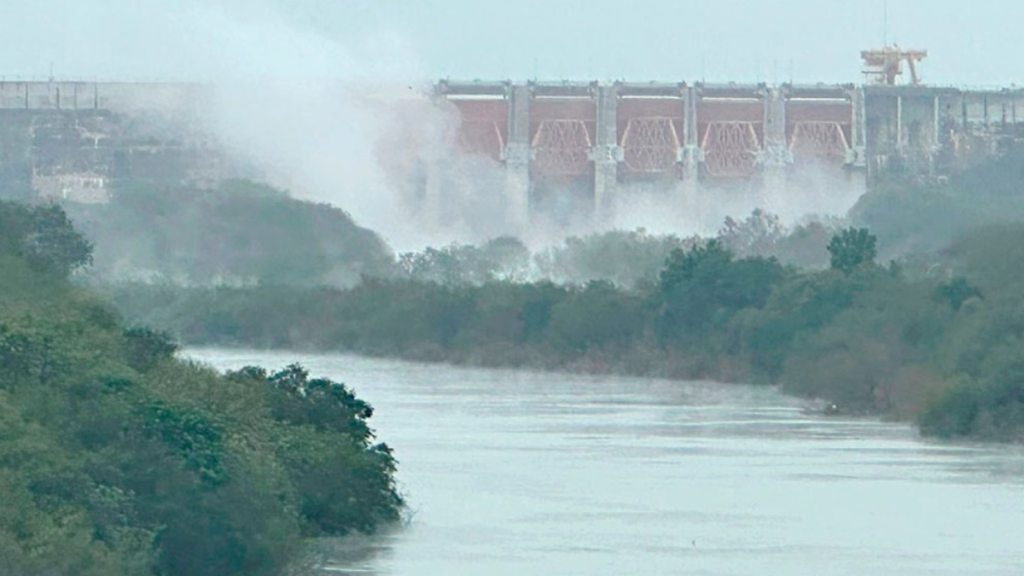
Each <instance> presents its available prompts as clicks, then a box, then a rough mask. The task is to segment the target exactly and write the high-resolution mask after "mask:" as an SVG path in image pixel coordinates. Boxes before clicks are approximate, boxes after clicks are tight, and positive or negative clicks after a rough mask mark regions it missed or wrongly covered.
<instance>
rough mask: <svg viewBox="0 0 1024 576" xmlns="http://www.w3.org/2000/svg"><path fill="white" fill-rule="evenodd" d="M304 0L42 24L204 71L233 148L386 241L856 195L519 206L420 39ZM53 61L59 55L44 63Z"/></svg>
mask: <svg viewBox="0 0 1024 576" xmlns="http://www.w3.org/2000/svg"><path fill="white" fill-rule="evenodd" d="M309 8H310V7H309V6H307V7H305V8H303V9H299V10H296V9H293V7H286V6H283V5H282V4H280V3H276V2H273V1H271V0H257V1H256V2H245V3H243V2H236V1H234V0H220V1H216V2H198V1H191V0H186V1H184V2H178V3H172V4H155V3H146V2H143V3H129V2H125V1H121V0H114V1H113V2H110V3H104V5H103V6H89V7H85V6H84V5H76V6H72V7H69V11H68V12H67V13H66V14H64V15H63V17H62V18H60V19H59V22H54V26H55V27H54V28H53V31H54V32H55V33H56V34H57V37H58V38H60V41H59V44H60V45H62V46H65V47H67V46H75V47H76V50H81V53H77V52H76V54H75V55H74V57H72V56H70V55H66V54H65V53H66V52H67V51H61V50H60V49H59V48H58V49H57V50H56V51H55V52H51V53H56V54H57V55H62V56H64V58H66V59H67V66H70V67H71V68H72V69H75V68H76V67H77V68H81V67H82V64H83V63H84V62H88V63H90V65H92V66H94V69H93V70H94V72H95V74H97V75H99V74H103V73H111V74H112V76H113V78H114V79H155V80H188V81H199V82H202V83H204V84H205V85H208V86H212V87H213V92H212V95H213V97H212V98H210V99H209V101H208V102H207V104H208V106H207V107H206V108H205V110H204V120H205V124H206V128H207V129H208V130H209V131H210V133H211V135H212V136H213V137H214V138H215V139H216V140H217V141H218V142H219V144H220V145H221V146H223V147H225V148H226V149H228V150H229V151H230V152H231V154H232V155H233V156H234V157H235V159H236V160H237V161H239V162H241V163H243V164H244V165H246V166H248V167H251V168H255V170H252V171H251V173H252V174H254V175H256V176H257V178H258V179H261V180H264V181H266V182H267V183H269V184H271V185H274V186H277V187H280V188H284V189H287V190H289V191H290V192H291V193H292V194H293V195H294V196H296V197H297V198H301V199H308V200H314V201H321V202H328V203H330V204H333V205H335V206H338V207H340V208H342V209H343V210H345V211H347V212H349V213H350V214H351V215H352V216H353V217H354V218H355V220H356V221H357V222H358V223H359V224H361V225H363V226H366V227H369V228H371V229H373V230H375V231H377V232H378V233H379V234H381V235H382V236H383V237H384V238H385V239H386V241H387V242H389V244H391V245H392V246H393V247H395V249H396V250H399V251H404V250H416V249H420V248H423V247H424V246H427V245H443V244H447V243H450V242H462V243H467V242H468V243H480V242H484V241H486V240H488V239H491V238H495V237H499V236H506V235H511V236H516V237H518V238H521V239H522V240H523V241H524V242H525V243H526V244H527V245H529V246H530V247H532V248H541V247H544V246H547V245H551V244H557V243H559V242H561V240H562V239H564V238H565V237H566V236H569V235H582V234H589V233H595V232H600V231H602V230H607V229H627V230H633V229H637V228H644V229H647V230H650V231H652V232H658V233H673V234H680V235H691V234H713V233H714V232H715V231H716V230H717V229H718V228H719V227H720V226H721V223H722V221H723V219H724V218H725V217H726V216H743V215H746V214H749V213H750V212H751V211H752V210H753V209H755V208H763V209H767V210H768V211H769V212H772V213H774V214H778V215H779V216H780V217H781V218H782V219H783V221H784V222H786V223H793V222H796V221H797V220H799V219H800V218H801V217H803V216H804V215H806V214H808V213H815V214H843V213H845V211H846V210H847V209H848V208H849V207H850V206H852V204H853V202H854V201H855V200H856V197H857V196H859V194H860V191H861V190H860V187H858V186H856V185H852V186H851V185H850V184H849V183H847V182H843V181H841V178H839V179H837V178H833V177H826V176H824V175H821V176H820V177H815V178H809V179H808V178H802V179H801V180H800V181H796V180H793V179H791V180H790V181H789V182H787V183H786V184H784V185H781V186H778V185H776V186H759V187H747V188H746V189H730V190H720V189H718V188H715V187H710V186H695V185H691V186H688V187H684V186H683V185H682V184H681V183H678V182H677V183H675V184H670V185H669V186H667V187H666V186H662V187H661V188H659V189H657V190H650V189H649V188H648V187H646V186H630V185H624V186H622V187H621V189H620V190H619V192H618V193H617V194H616V196H615V198H614V202H613V203H614V210H612V211H611V212H610V213H609V214H605V215H603V217H601V218H593V217H592V216H591V214H589V211H588V210H586V209H582V210H581V209H580V206H579V205H577V204H572V203H569V204H564V205H562V204H559V205H558V206H557V207H556V208H555V209H554V210H545V211H542V212H535V213H533V214H530V216H529V217H527V208H526V203H527V199H526V198H525V197H523V195H522V194H521V193H518V192H515V191H514V189H513V188H510V187H508V186H506V181H507V179H508V175H507V174H506V172H505V170H504V169H503V167H502V166H501V165H499V164H497V163H495V162H491V161H489V160H488V159H483V158H474V157H472V156H468V155H466V154H462V153H461V152H460V150H459V146H458V138H457V132H458V123H459V119H458V117H457V114H456V113H455V111H454V110H453V109H451V108H450V107H446V106H444V105H443V104H437V103H432V102H430V100H429V99H428V96H427V94H428V93H429V91H430V89H431V86H432V83H433V81H435V80H436V79H435V78H432V77H431V71H432V68H431V67H430V66H427V65H425V64H424V62H422V61H421V59H420V56H419V52H420V50H419V46H417V45H416V42H419V43H420V44H422V38H417V39H416V40H413V38H415V36H414V35H409V34H408V33H406V32H400V31H399V30H400V27H391V26H389V25H388V24H387V23H386V22H382V21H380V20H379V19H374V20H371V21H372V22H373V24H372V25H370V26H367V27H365V28H360V29H359V30H358V32H354V33H349V34H345V35H340V34H332V33H329V32H327V31H326V30H327V28H328V27H326V26H322V25H320V24H321V23H318V22H317V21H316V19H315V13H316V9H319V8H317V7H314V9H313V10H310V9H309ZM33 16H35V17H36V18H38V17H39V15H38V14H33ZM334 16H336V14H335V15H334ZM70 22H76V23H78V24H79V25H77V26H72V25H69V23H70ZM111 26H114V27H116V29H117V30H118V32H117V33H114V34H110V35H109V37H108V38H107V39H106V40H105V41H104V42H98V41H97V39H96V38H95V37H94V32H92V30H103V29H107V28H110V27H111ZM63 70H64V66H63V65H62V64H61V61H58V62H57V63H56V70H55V72H54V73H55V74H56V75H57V76H58V77H59V76H60V75H61V73H62V71H63ZM126 71H127V72H126ZM494 73H495V74H499V73H500V71H498V70H495V71H494ZM428 181H429V184H428V183H427V182H428ZM556 194H557V192H556ZM566 196H568V194H566Z"/></svg>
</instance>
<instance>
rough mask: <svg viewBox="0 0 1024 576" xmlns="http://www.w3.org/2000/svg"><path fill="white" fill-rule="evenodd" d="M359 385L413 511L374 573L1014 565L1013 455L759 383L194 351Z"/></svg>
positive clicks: (1021, 521) (1018, 458) (797, 571)
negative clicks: (928, 435) (816, 406)
mask: <svg viewBox="0 0 1024 576" xmlns="http://www.w3.org/2000/svg"><path fill="white" fill-rule="evenodd" d="M189 355H191V356H192V357H194V358H197V359H201V360H203V361H206V362H209V363H211V364H213V365H214V366H216V367H218V368H237V367H240V366H243V365H247V364H260V365H263V366H266V367H268V368H278V367H281V366H283V365H285V364H288V363H290V362H292V361H296V360H298V361H301V362H302V363H303V364H305V365H306V366H307V367H308V368H309V369H310V370H311V372H312V373H313V374H316V375H324V376H329V377H331V378H333V379H336V380H339V381H343V382H345V383H347V384H349V385H350V386H352V387H354V388H355V389H356V391H357V392H358V393H359V395H360V397H362V398H364V399H366V400H369V401H370V402H371V403H372V404H373V405H374V407H375V408H376V410H377V411H376V414H375V415H374V418H373V423H374V426H375V427H376V429H377V430H378V432H379V436H380V438H381V439H382V440H385V441H387V442H388V443H389V444H390V445H391V446H392V447H393V448H394V449H395V452H396V455H397V457H398V459H399V461H400V464H399V479H400V482H401V485H402V487H403V489H404V490H405V491H406V493H407V496H408V498H409V502H410V506H411V509H412V510H413V511H414V516H413V518H412V521H411V523H410V525H409V526H408V527H406V528H404V529H401V530H398V531H396V532H395V533H393V534H388V535H380V536H377V537H374V538H372V539H369V540H368V541H365V542H363V541H360V542H354V543H352V545H351V546H349V547H348V548H351V550H348V551H345V552H341V551H339V552H338V554H337V556H338V557H337V558H336V559H335V564H336V566H337V569H338V570H339V571H340V572H343V573H344V572H347V573H360V574H362V573H368V574H377V575H381V576H392V575H394V576H398V575H402V576H406V575H408V576H459V575H474V576H504V575H509V576H512V575H515V576H520V575H540V574H543V575H547V574H557V575H562V574H564V575H581V576H582V575H587V576H593V575H604V574H607V575H615V576H625V575H638V576H640V575H643V576H653V575H662V574H664V575H669V574H687V575H708V576H710V575H734V574H735V575H754V574H756V575H759V576H760V575H766V576H767V575H779V576H781V575H816V576H827V575H844V576H845V575H870V576H886V575H893V576H918V575H933V574H934V575H939V574H941V575H949V576H954V575H956V576H964V575H982V574H984V575H992V576H1010V575H1015V574H1024V451H1022V450H1021V449H1020V448H1017V447H1010V446H984V445H977V446H972V445H949V444H941V443H933V442H926V441H922V440H920V439H919V438H917V436H916V434H915V433H914V431H913V430H912V429H911V427H909V426H907V425H901V424H889V423H881V422H877V421H872V420H848V419H841V418H832V417H825V416H820V415H817V414H814V413H812V412H810V411H809V410H808V409H807V408H806V406H805V405H804V404H803V403H802V402H800V401H798V400H794V399H791V398H787V397H784V396H781V395H779V394H778V393H776V392H775V391H774V390H771V389H768V388H755V387H747V386H731V385H719V384H713V383H707V382H669V381H663V380H644V379H630V378H622V377H580V376H566V375H556V374H537V373H525V372H515V371H499V370H468V369H458V368H451V367H445V366H424V365H420V364H412V363H404V362H396V361H386V360H373V359H363V358H355V357H351V356H342V355H315V356H314V355H304V354H298V353H281V352H256V351H219V350H194V351H191V352H189Z"/></svg>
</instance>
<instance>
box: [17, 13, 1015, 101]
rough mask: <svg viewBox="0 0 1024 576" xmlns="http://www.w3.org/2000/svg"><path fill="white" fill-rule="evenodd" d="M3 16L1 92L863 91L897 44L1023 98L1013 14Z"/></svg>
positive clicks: (931, 75) (943, 69)
mask: <svg viewBox="0 0 1024 576" xmlns="http://www.w3.org/2000/svg"><path fill="white" fill-rule="evenodd" d="M0 4H3V6H2V7H0V37H3V38H4V49H3V50H2V51H0V76H3V77H5V78H14V77H46V76H47V75H48V74H49V72H50V68H51V65H52V67H53V73H54V75H55V76H56V77H86V78H98V79H152V80H208V79H210V78H223V77H267V76H276V77H287V76H317V77H321V76H332V77H338V78H346V79H347V78H367V77H369V78H381V79H388V80H401V81H406V80H408V81H413V80H423V81H429V80H431V79H437V78H442V77H449V78H453V79H475V78H489V79H494V78H513V79H527V78H539V79H552V80H559V79H600V80H613V79H627V80H634V81H646V80H654V79H657V80H662V81H677V80H688V81H695V80H702V79H703V80H707V81H710V82H714V81H768V82H772V81H775V80H777V81H787V80H794V81H796V82H856V81H858V80H859V79H860V76H859V69H860V62H859V51H860V50H862V49H865V48H869V47H874V46H878V45H880V44H882V42H883V40H884V39H888V40H889V41H890V42H893V41H895V42H898V43H899V44H900V45H901V46H904V47H908V48H910V47H912V48H923V49H927V50H928V51H929V53H930V55H929V58H928V60H927V61H926V62H925V65H924V68H923V76H924V80H925V81H926V82H928V83H933V84H951V85H959V86H1001V85H1010V84H1024V66H1021V65H1020V58H1019V56H1018V53H1019V50H1018V49H1016V48H1015V46H1017V44H1018V43H1019V42H1020V22H1022V21H1024V2H1019V1H1011V0H975V1H973V2H969V3H965V2H961V1H957V2H953V1H951V0H889V1H888V2H885V0H861V1H858V2H853V1H850V0H756V1H755V0H631V1H628V2H627V1H625V0H618V1H611V0H547V1H545V0H516V1H515V2H512V1H510V2H495V1H493V0H288V1H285V0H206V1H202V2H201V1H198V0H160V1H151V0H47V1H46V2H15V1H13V0H2V2H0ZM886 4H888V9H887V10H886V9H885V5H886ZM886 13H887V14H888V18H886V17H885V14H886ZM886 21H887V22H888V26H886V25H885V22H886ZM886 31H887V34H886Z"/></svg>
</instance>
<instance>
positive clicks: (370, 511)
mask: <svg viewBox="0 0 1024 576" xmlns="http://www.w3.org/2000/svg"><path fill="white" fill-rule="evenodd" d="M90 248H91V247H90V245H89V243H88V242H87V241H86V240H85V239H84V238H83V237H82V236H81V235H79V234H78V233H77V232H76V231H75V230H74V229H73V228H72V227H71V225H70V222H69V221H68V220H67V218H66V217H65V216H64V213H63V211H62V210H61V209H60V208H58V207H55V206H36V207H31V206H24V205H19V204H13V203H7V202H0V501H2V506H0V509H2V510H3V514H2V515H0V574H5V575H6V574H11V575H17V574H47V575H53V576H147V575H160V576H186V575H187V576H241V575H245V576H260V575H266V576H279V575H280V574H282V573H285V572H286V570H290V569H293V568H296V567H297V565H299V564H301V563H302V562H303V561H304V560H305V558H306V557H307V551H308V543H309V541H310V539H312V538H317V537H321V536H338V535H344V534H348V533H353V532H372V531H374V530H375V529H376V528H377V527H379V526H384V525H387V524H390V523H393V522H395V521H397V520H398V518H399V514H400V512H401V510H402V508H403V505H404V503H403V500H402V498H401V497H400V495H399V494H398V492H397V489H396V486H395V483H394V473H395V467H396V464H395V460H394V458H393V456H392V454H391V449H390V448H389V447H388V446H387V445H386V444H383V443H381V442H379V441H378V440H377V439H376V438H375V435H374V433H373V431H372V429H371V428H370V424H369V419H370V417H371V415H372V413H373V409H372V407H371V406H370V405H369V404H366V403H365V402H363V401H362V400H360V399H359V398H357V397H356V396H355V395H354V394H353V393H352V392H351V390H350V389H348V388H347V387H346V386H345V385H343V384H340V383H336V382H332V381H330V380H327V379H321V378H311V377H310V376H309V374H308V373H307V372H306V371H305V370H304V369H302V368H301V367H300V366H297V365H292V366H288V367H287V368H284V369H282V370H280V371H276V372H275V371H270V372H268V371H265V370H262V369H258V368H251V367H250V368H247V369H244V370H240V371H238V372H234V373H230V374H226V375H223V374H219V373H217V372H215V371H214V370H212V369H210V368H207V367H204V366H201V365H199V364H196V363H194V362H191V361H187V360H178V359H175V358H174V353H175V351H176V349H177V346H176V345H175V344H174V343H173V342H172V341H171V340H170V339H169V338H168V337H167V336H166V335H164V334H162V333H160V332H155V331H153V330H150V329H148V328H144V327H128V326H125V325H123V324H122V323H121V320H120V318H119V317H118V314H117V313H116V312H115V311H114V310H113V309H112V308H111V307H110V306H108V305H107V304H106V303H104V302H103V301H102V300H101V299H99V298H98V297H96V295H95V294H93V293H91V292H89V291H87V290H84V289H82V288H80V287H76V286H74V285H72V284H71V283H70V282H69V281H68V277H69V276H70V275H71V274H72V273H73V272H74V271H75V270H76V269H79V268H81V267H83V266H85V265H87V264H88V262H89V260H90V255H91V252H90Z"/></svg>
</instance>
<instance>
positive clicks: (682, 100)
mask: <svg viewBox="0 0 1024 576" xmlns="http://www.w3.org/2000/svg"><path fill="white" fill-rule="evenodd" d="M212 95H213V92H212V90H210V89H209V87H206V86H202V85H197V84H176V83H148V84H147V83H117V82H113V83H103V82H65V81H42V82H17V81H14V82H11V81H0V180H2V181H3V182H4V183H5V185H6V186H7V187H8V188H10V187H12V186H13V187H14V188H20V189H22V190H26V191H31V193H34V194H35V195H36V196H42V197H50V198H62V199H69V200H78V201H89V202H98V201H105V200H106V198H107V197H108V196H109V190H110V189H111V188H112V187H113V186H115V185H117V184H118V183H119V182H129V181H143V182H154V183H165V184H180V183H186V184H192V185H200V186H202V185H210V184H215V183H216V182H218V181H219V180H221V179H223V178H225V177H230V176H234V175H237V174H239V170H238V167H237V166H236V165H235V164H234V162H235V159H232V158H229V155H228V153H227V152H225V151H224V149H223V147H222V146H221V145H220V144H219V143H218V142H217V141H216V139H215V138H213V137H212V136H211V134H210V133H209V132H208V131H207V130H206V129H205V126H206V123H205V122H204V114H205V113H207V112H209V110H210V109H211V107H210V103H211V98H212ZM431 97H432V98H433V99H434V100H435V103H436V104H438V105H440V106H444V107H445V108H447V109H448V110H454V112H455V113H456V114H457V120H458V128H457V130H456V132H457V138H456V139H457V144H458V149H460V150H461V153H463V154H468V155H476V156H479V157H483V158H485V159H488V160H489V161H490V162H492V163H493V165H494V166H495V167H498V168H500V169H501V170H503V174H504V188H505V195H506V196H507V197H508V198H512V199H514V205H515V206H516V207H517V208H516V210H517V211H518V212H519V213H520V214H521V215H522V217H523V218H526V217H528V216H529V214H530V213H531V212H532V211H535V210H544V209H545V207H547V206H562V207H565V206H569V207H570V208H571V209H572V210H573V211H576V212H579V211H596V212H597V213H598V214H600V213H601V212H602V211H603V210H605V209H607V208H608V207H609V206H612V205H614V203H615V199H616V196H620V195H623V194H630V193H632V191H633V190H636V189H637V188H639V187H642V188H645V189H647V188H655V189H664V190H668V191H670V192H671V193H679V194H686V193H687V192H686V191H687V190H691V189H692V187H693V186H696V185H698V184H699V185H700V186H702V187H712V188H722V189H723V190H729V189H731V188H736V187H744V188H751V187H759V186H760V187H769V188H774V189H776V190H784V189H785V185H786V183H787V182H788V181H789V180H791V179H793V178H799V177H800V175H801V174H803V173H805V172H808V171H814V172H815V173H822V172H824V173H828V174H834V175H838V176H841V177H842V178H846V179H853V180H855V181H857V180H859V181H863V183H864V185H866V186H871V185H873V184H875V183H877V182H881V181H884V180H887V179H893V178H938V177H942V176H944V175H948V174H952V173H954V172H956V171H957V170H960V169H962V168H964V167H966V166H969V165H971V164H973V163H976V162H978V161H980V160H982V159H984V158H987V157H990V156H992V155H997V154H1000V153H1002V152H1003V151H1004V150H1006V149H1007V148H1008V147H1009V146H1011V145H1013V144H1014V143H1015V142H1018V141H1020V140H1021V139H1022V138H1024V90H1022V89H1004V90H962V89H955V88H940V87H926V86H922V85H905V86H899V85H884V84H882V85H875V84H872V85H866V86H859V85H854V84H846V85H823V84H817V85H792V84H783V85H778V86H774V85H768V84H731V83H730V84H705V83H687V82H650V83H631V82H614V83H600V82H526V83H515V82H510V81H500V82H451V81H442V82H440V83H438V84H437V85H436V86H435V88H434V91H433V93H432V94H431ZM419 104H420V105H422V104H424V103H423V101H422V100H420V101H419ZM1018 110H1020V113H1018ZM421 117H422V116H417V115H414V114H410V115H407V117H404V118H403V120H402V122H405V123H408V122H417V121H418V120H417V118H421ZM399 140H400V138H399ZM427 140H429V139H427ZM406 144H407V147H410V148H415V147H416V144H415V143H406ZM406 152H408V154H409V155H410V158H412V160H411V161H410V162H405V163H401V164H400V165H401V166H404V167H405V168H402V170H406V169H408V170H409V171H410V173H414V174H413V175H412V176H410V179H415V181H416V182H417V184H416V186H417V187H420V188H423V194H422V197H423V198H425V199H426V201H427V204H428V206H427V210H426V211H427V212H429V211H430V210H432V209H431V208H430V206H431V205H433V204H436V203H437V202H438V197H439V195H440V194H441V190H440V188H441V187H442V183H443V182H444V175H443V173H442V172H443V170H440V169H439V166H438V164H439V162H438V161H437V158H436V157H437V155H438V154H439V153H441V152H438V150H432V151H431V153H430V154H421V155H419V158H421V160H416V157H417V155H416V151H415V150H413V151H411V152H409V151H406ZM444 154H447V152H444ZM422 158H433V159H434V160H432V164H431V165H429V166H425V165H424V166H421V165H417V164H416V163H417V162H420V164H430V162H423V161H422ZM440 164H442V165H443V164H444V162H440ZM441 167H442V168H443V166H441ZM424 175H425V176H424ZM434 209H436V207H435V208H434Z"/></svg>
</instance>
